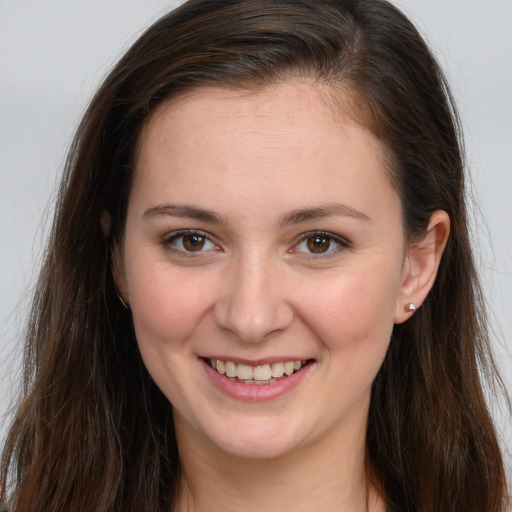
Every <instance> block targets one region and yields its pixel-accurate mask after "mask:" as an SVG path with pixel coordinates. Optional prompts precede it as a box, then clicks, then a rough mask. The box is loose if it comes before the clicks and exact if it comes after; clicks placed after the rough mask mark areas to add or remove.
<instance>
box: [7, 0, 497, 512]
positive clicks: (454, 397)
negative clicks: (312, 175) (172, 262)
mask: <svg viewBox="0 0 512 512" xmlns="http://www.w3.org/2000/svg"><path fill="white" fill-rule="evenodd" d="M291 77H296V78H297V77H300V78H302V79H305V80H308V81H312V82H313V83H321V84H326V85H327V86H329V87H330V88H331V90H332V91H333V98H338V97H339V98H340V99H341V100H342V101H344V103H343V105H342V107H343V108H344V109H345V110H344V111H345V112H346V113H347V114H348V115H349V116H350V117H352V118H353V119H355V120H357V121H358V122H360V123H361V124H362V125H363V126H365V127H366V128H368V129H369V130H371V131H372V133H374V134H375V135H376V136H377V137H378V139H379V140H380V141H381V142H382V143H383V145H384V146H385V147H386V148H387V151H388V154H389V159H390V172H391V176H392V180H393V183H394V185H395V187H396V189H397V191H398V193H399V196H400V198H401V201H402V208H403V213H404V225H405V228H406V232H407V233H408V235H409V236H410V237H411V239H414V238H419V237H421V235H422V234H423V233H424V232H425V229H426V228H427V226H428V221H429V219H430V216H431V214H432V213H433V212H434V211H435V210H445V211H446V212H447V213H448V214H449V216H450V221H451V236H450V239H449V241H448V245H447V247H446V250H445V255H444V257H443V259H442V262H441V265H440V268H439V272H438V276H437V279H436V282H435V284H434V287H433V289H432V291H431V293H430V295H429V296H428V297H427V300H426V301H425V303H424V304H423V305H422V307H421V308H420V309H419V310H418V311H417V312H416V313H415V315H414V316H413V317H412V318H411V319H410V320H409V321H408V322H407V323H405V324H403V325H397V326H395V328H394V331H393V335H392V340H391V343H390V348H389V351H388V353H387V355H386V358H385V361H384V364H383V366H382V368H381V370H380V372H379V374H378V375H377V378H376V380H375V382H374V385H373V389H372V398H371V406H370V415H369V423H368V431H367V468H368V472H369V475H370V477H371V479H372V482H373V484H374V485H375V486H377V488H378V489H379V490H380V491H381V493H382V495H383V497H384V499H385V501H386V505H387V508H388V510H389V511H390V512H392V511H393V512H394V511H402V510H408V511H418V512H432V511H434V510H435V511H436V512H437V511H447V512H448V511H450V512H451V511H453V510H457V511H460V512H464V511H473V512H476V511H478V512H491V511H492V512H503V511H504V510H505V506H506V505H505V499H506V484H505V476H504V468H503V461H502V459H501V455H500V450H499V447H498V443H497V440H496V434H495V431H494V427H493V424H492V421H491V418H490V416H489V413H488V410H487V407H486V404H485V401H484V396H483V393H482V388H481V384H480V377H479V367H481V368H483V369H484V373H485V370H488V371H489V374H496V368H495V365H494V363H493V361H492V357H491V355H490V348H489V339H488V336H487V332H486V319H485V314H484V308H483V301H482V297H481V292H480V288H479V284H478V280H477V276H476V272H475V267H474V263H473V259H472V253H471V247H470V243H469V237H468V233H467V218H466V207H465V199H464V173H463V154H462V144H461V139H460V131H459V122H458V117H457V114H456V110H455V107H454V104H453V101H452V98H451V95H450V92H449V88H448V86H447V84H446V81H445V79H444V76H443V74H442V72H441V70H440V68H439V66H438V65H437V63H436V61H435V59H434V58H433V56H432V54H431V53H430V51H429V50H428V48H427V47H426V45H425V43H424V41H423V40H422V38H421V36H420V35H419V33H418V32H417V30H416V29H415V28H414V27H413V25H412V24H411V23H410V22H409V21H408V20H407V19H406V18H405V16H404V15H403V14H402V13H401V12H400V11H399V10H398V9H396V8H395V7H393V6H392V5H390V4H389V3H387V2H385V1H383V0H318V1H314V2H312V1H310V0H293V1H292V0H280V1H271V0H239V1H236V0H224V1H223V2H216V1H213V0H191V1H189V2H187V3H185V4H184V5H182V6H181V7H179V8H178V9H176V10H174V11H172V12H170V13H169V14H168V15H166V16H164V17H163V18H161V19H160V20H159V21H158V22H157V23H155V24H154V25H153V26H152V27H150V28H149V29H148V30H147V31H146V32H145V33H144V34H143V35H142V36H141V37H140V38H139V39H138V41H136V42H135V44H134V45H133V46H132V47H131V48H130V49H129V51H128V52H127V53H126V55H125V56H124V57H123V58H122V59H121V60H120V62H119V63H118V64H117V65H116V66H115V67H114V69H113V70H112V71H111V73H110V74H109V75H108V77H107V78H106V80H105V81H104V83H103V84H102V86H101V87H100V89H99V90H98V92H97V93H96V95H95V97H94V99H93V100H92V102H91V105H90V107H89V109H88V110H87V112H86V114H85V115H84V117H83V120H82V122H81V124H80V127H79V129H78V132H77V134H76V137H75V139H74V142H73V144H72V146H71V149H70V152H69V156H68V159H67V162H66V167H65V171H64V176H63V180H62V184H61V189H60V194H59V198H58V202H57V206H56V211H55V220H54V224H53V227H52V230H51V233H50V237H49V243H48V248H47V251H46V256H45V263H44V265H43V268H42V271H41V275H40V279H39V283H38V287H37V292H36V294H35V298H34V302H33V307H32V314H31V317H30V319H29V327H28V330H27V346H26V352H25V387H24V392H23V396H22V399H21V402H20V406H19V409H18V412H17V415H16V417H15V420H14V423H13V425H12V427H11V430H10V433H9V437H8V440H7V444H6V447H5V450H4V452H3V458H2V469H1V498H0V499H1V500H2V501H4V502H6V503H7V502H9V504H10V507H11V510H12V511H16V512H25V511H40V510H69V511H74V510H76V511H78V510H80V511H82V512H87V511H93V510H94V511H96V510H102V511H115V510H123V511H127V512H129V511H136V510H140V509H144V510H154V511H163V510H169V509H170V508H171V506H172V503H173V500H174V498H175V496H176V492H177V486H178V481H179V458H178V453H177V447H176V441H175V438H174V431H173V421H172V413H171V405H170V404H169V402H168V401H167V399H166V398H165V397H164V396H163V394H162V393H161V392H160V390H159V389H158V388H157V387H156V385H155V384H154V383H153V381H152V379H151V378H150V376H149V374H148V372H147V370H146V368H145V367H144V365H143V362H142V359H141V357H140V354H139V351H138V347H137V341H136V339H135V335H134V330H133V325H132V320H131V315H130V313H129V312H128V311H126V310H125V309H124V308H123V306H122V305H121V304H120V302H119V301H118V299H117V296H116V289H115V285H114V282H113V278H112V272H111V267H112V259H111V252H112V248H113V245H114V244H115V243H116V242H118V241H119V240H120V239H122V235H123V231H124V223H125V219H126V211H127V205H128V200H129V194H130V189H131V184H132V180H133V174H134V162H135V157H136V151H137V144H138V141H139V139H140V134H141V130H142V129H143V126H144V123H145V122H147V120H148V119H149V118H150V116H151V115H153V113H154V112H156V111H157V109H158V108H159V106H160V105H162V104H163V103H164V102H165V101H168V100H169V99H171V98H176V97H178V96H179V95H180V94H184V93H186V92H187V91H190V90H192V89H194V88H198V87H204V86H221V87H228V88H233V89H238V90H241V89H242V90H247V91H253V90H256V89H258V88H262V87H265V86H269V85H272V84H276V83H279V82H280V81H283V80H287V79H290V78H291ZM338 93H339V96H338ZM347 100H348V101H347ZM104 211H108V212H109V214H110V217H111V220H110V235H109V236H108V237H107V238H105V236H104V233H103V230H102V227H101V222H100V219H101V216H102V213H103V212H104ZM9 482H11V484H9ZM11 487H12V492H8V488H9V489H10V488H11Z"/></svg>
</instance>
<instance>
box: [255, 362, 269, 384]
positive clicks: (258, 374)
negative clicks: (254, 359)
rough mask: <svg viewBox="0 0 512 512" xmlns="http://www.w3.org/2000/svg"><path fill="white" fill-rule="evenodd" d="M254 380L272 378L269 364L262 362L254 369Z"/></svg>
mask: <svg viewBox="0 0 512 512" xmlns="http://www.w3.org/2000/svg"><path fill="white" fill-rule="evenodd" d="M252 373H253V377H252V378H253V379H254V380H270V379H271V378H272V371H271V370H270V365H269V364H262V365H261V366H256V367H254V369H253V370H252Z"/></svg>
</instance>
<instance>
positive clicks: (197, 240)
mask: <svg viewBox="0 0 512 512" xmlns="http://www.w3.org/2000/svg"><path fill="white" fill-rule="evenodd" d="M163 243H164V245H165V246H166V247H168V248H170V249H171V250H173V251H175V252H180V253H187V252H188V253H191V252H205V251H212V250H214V251H215V250H218V249H219V248H218V247H217V245H215V244H214V243H213V242H212V241H211V240H210V238H209V236H208V235H207V234H206V233H203V232H202V231H190V230H185V231H178V232H175V233H171V234H170V236H168V237H167V238H166V239H165V240H164V242H163Z"/></svg>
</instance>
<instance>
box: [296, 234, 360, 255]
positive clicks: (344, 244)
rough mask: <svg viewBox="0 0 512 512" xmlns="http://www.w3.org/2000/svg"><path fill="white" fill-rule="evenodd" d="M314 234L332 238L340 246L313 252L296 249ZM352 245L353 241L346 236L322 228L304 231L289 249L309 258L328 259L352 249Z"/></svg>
mask: <svg viewBox="0 0 512 512" xmlns="http://www.w3.org/2000/svg"><path fill="white" fill-rule="evenodd" d="M313 236H323V237H326V238H329V239H331V240H332V241H334V242H335V243H337V244H339V247H338V248H336V249H333V250H329V251H327V252H324V253H316V254H315V253H312V252H306V251H297V250H295V249H296V248H297V246H298V245H300V244H301V243H303V242H305V241H306V240H307V239H308V238H311V237H313ZM351 247H352V243H351V242H350V241H349V240H347V239H346V238H345V237H343V236H340V235H337V234H335V233H332V232H330V231H322V230H314V231H308V232H307V233H302V234H301V235H299V236H298V237H297V238H296V239H295V243H294V244H293V247H292V248H291V249H289V251H288V252H291V253H294V254H301V255H302V257H304V258H307V259H327V258H332V257H336V256H338V255H339V254H340V252H343V251H344V250H346V249H350V248H351Z"/></svg>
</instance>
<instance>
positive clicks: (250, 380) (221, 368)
mask: <svg viewBox="0 0 512 512" xmlns="http://www.w3.org/2000/svg"><path fill="white" fill-rule="evenodd" d="M206 361H207V362H208V364H209V365H210V366H211V367H212V368H213V369H214V370H215V371H216V372H217V373H219V374H221V375H224V376H226V377H227V378H228V379H230V380H232V381H234V382H240V383H242V384H256V385H259V386H261V385H267V384H272V383H274V382H277V381H279V380H280V379H283V378H286V377H289V376H290V375H292V374H293V373H297V372H299V371H300V370H301V369H302V368H304V366H306V365H307V364H308V363H309V362H310V361H309V360H302V361H285V362H276V363H269V364H262V365H257V366H251V365H248V364H243V363H234V362H233V361H221V360H220V359H206Z"/></svg>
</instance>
